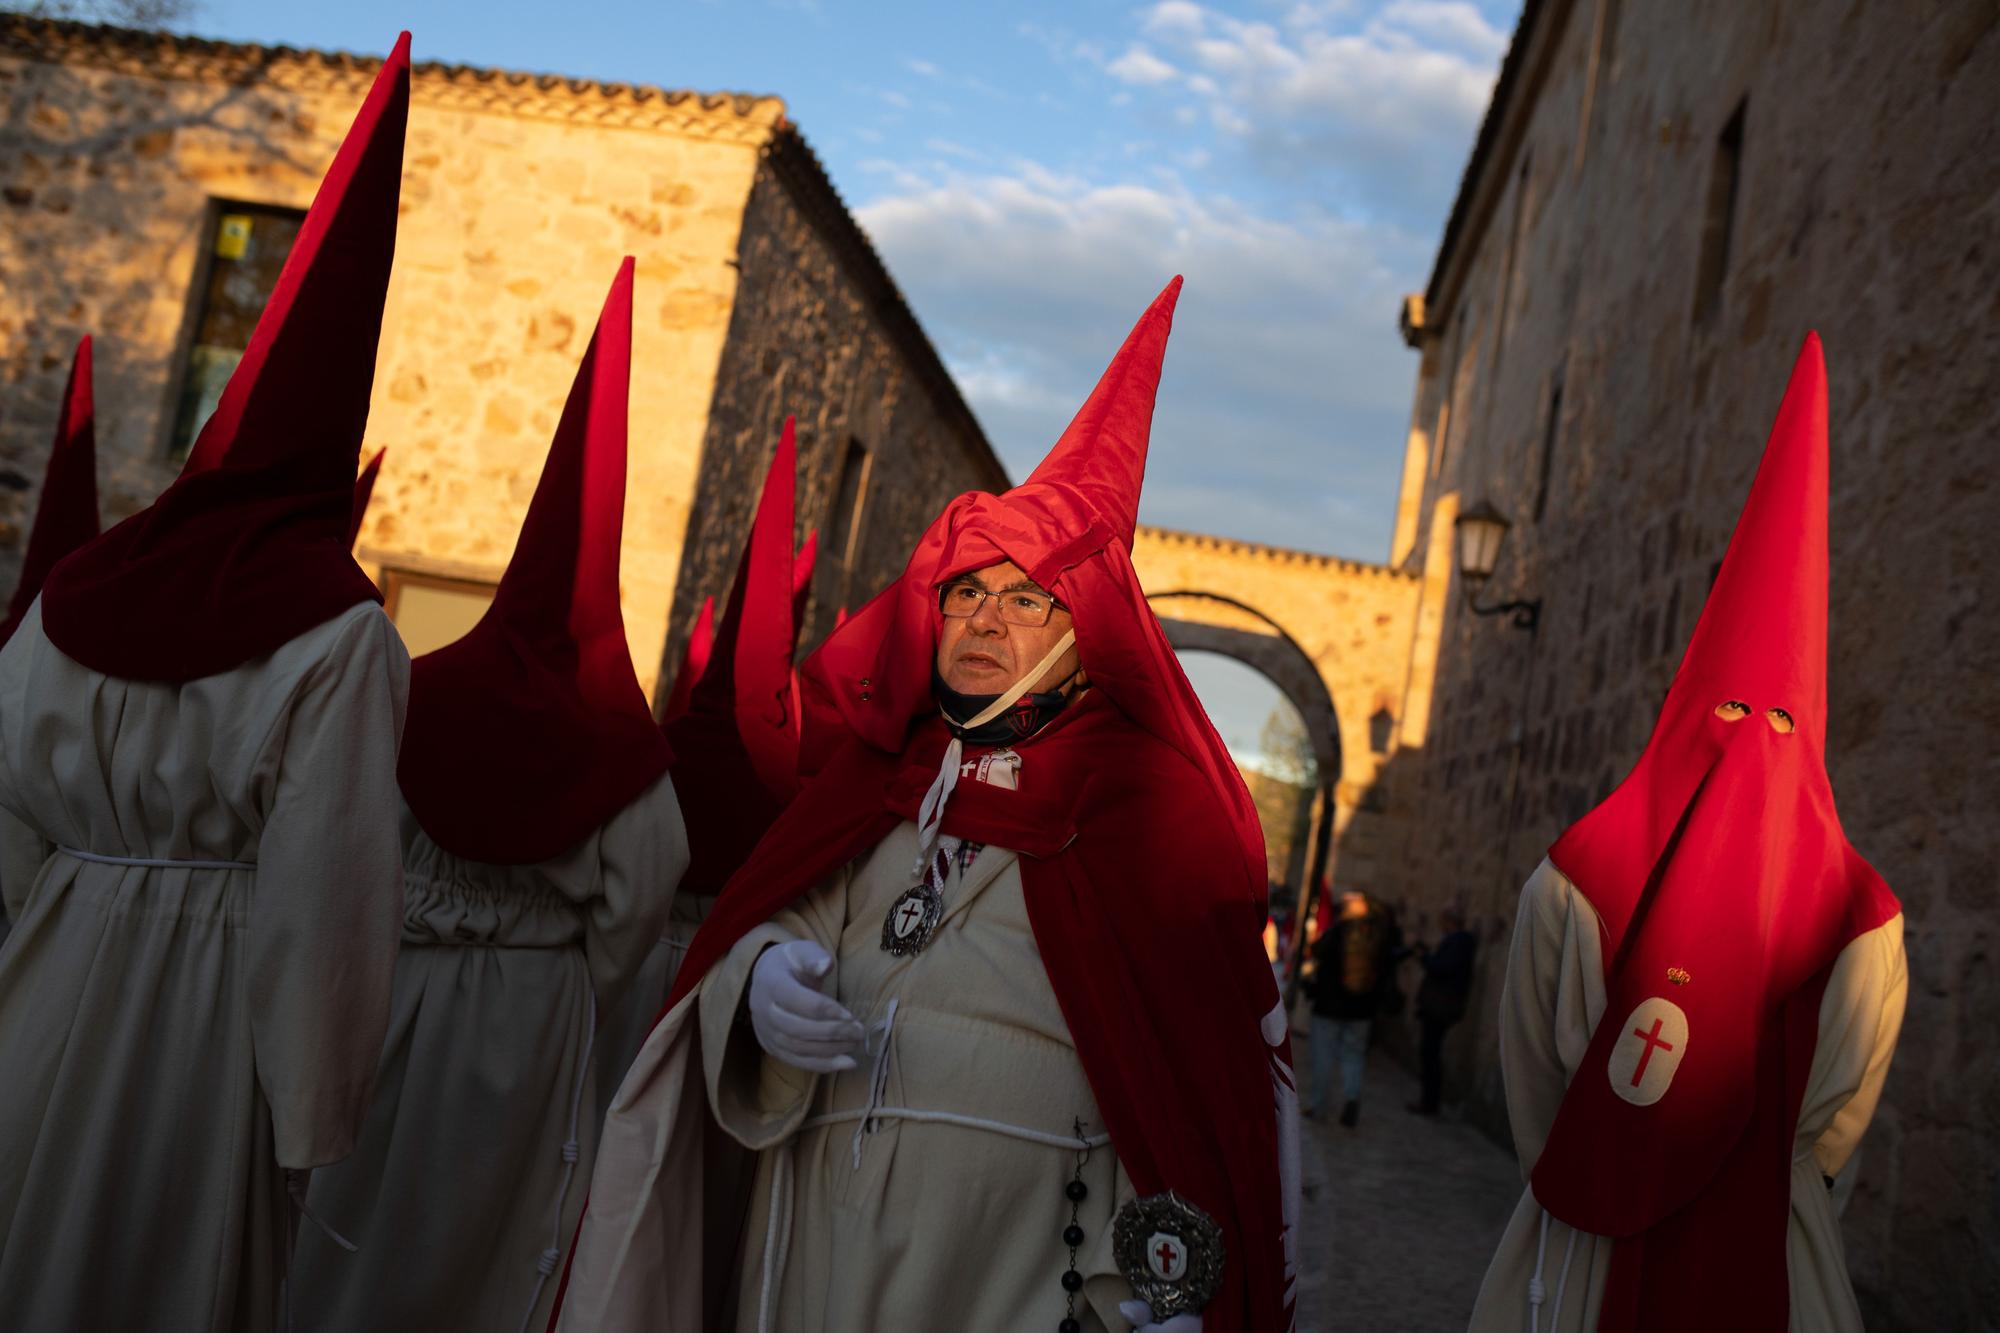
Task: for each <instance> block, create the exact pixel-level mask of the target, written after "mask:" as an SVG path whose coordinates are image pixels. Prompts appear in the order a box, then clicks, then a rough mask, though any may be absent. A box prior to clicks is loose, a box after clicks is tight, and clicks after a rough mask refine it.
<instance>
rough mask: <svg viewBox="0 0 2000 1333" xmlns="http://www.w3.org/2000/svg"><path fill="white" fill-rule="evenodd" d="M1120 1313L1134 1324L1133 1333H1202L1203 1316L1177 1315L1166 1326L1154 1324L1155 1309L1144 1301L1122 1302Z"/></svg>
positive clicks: (1119, 1306)
mask: <svg viewBox="0 0 2000 1333" xmlns="http://www.w3.org/2000/svg"><path fill="white" fill-rule="evenodd" d="M1118 1313H1119V1314H1122V1315H1124V1316H1125V1318H1126V1319H1127V1320H1129V1321H1130V1322H1131V1324H1132V1333H1201V1316H1200V1315H1198V1314H1177V1315H1175V1316H1174V1317H1173V1318H1172V1319H1169V1320H1168V1321H1167V1322H1166V1323H1164V1324H1156V1323H1154V1322H1153V1307H1152V1306H1150V1305H1148V1304H1146V1303H1145V1302H1144V1301H1120V1302H1118Z"/></svg>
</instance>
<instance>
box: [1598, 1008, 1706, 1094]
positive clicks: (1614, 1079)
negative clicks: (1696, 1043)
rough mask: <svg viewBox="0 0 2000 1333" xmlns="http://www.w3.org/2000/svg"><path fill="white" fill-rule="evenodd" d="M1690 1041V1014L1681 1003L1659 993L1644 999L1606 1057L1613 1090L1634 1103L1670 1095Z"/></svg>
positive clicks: (1607, 1070) (1606, 1070)
mask: <svg viewBox="0 0 2000 1333" xmlns="http://www.w3.org/2000/svg"><path fill="white" fill-rule="evenodd" d="M1687 1044H1688V1019H1687V1014H1686V1013H1685V1012H1684V1011H1683V1010H1682V1009H1681V1007H1680V1006H1679V1005H1677V1004H1675V1003H1674V1002H1673V1001H1672V1000H1669V999H1667V998H1666V997H1664V996H1660V995H1655V996H1652V997H1651V998H1649V999H1645V1000H1641V1001H1640V1002H1639V1007H1638V1008H1637V1009H1634V1010H1633V1011H1632V1016H1631V1017H1630V1018H1628V1019H1626V1020H1625V1030H1624V1031H1623V1032H1621V1033H1620V1034H1619V1036H1618V1041H1617V1043H1616V1044H1615V1045H1613V1046H1612V1048H1611V1056H1610V1058H1609V1059H1608V1060H1606V1061H1605V1072H1606V1074H1607V1076H1608V1077H1609V1078H1610V1079H1611V1090H1612V1091H1613V1092H1615V1093H1617V1094H1618V1095H1619V1096H1620V1097H1621V1098H1623V1099H1624V1100H1625V1101H1628V1102H1630V1103H1632V1105H1634V1106H1651V1105H1652V1104H1653V1103H1654V1102H1657V1101H1658V1100H1660V1098H1662V1097H1664V1096H1666V1095H1667V1088H1668V1087H1669V1086H1670V1085H1671V1084H1672V1083H1673V1081H1674V1071H1675V1070H1676V1069H1679V1068H1680V1065H1681V1061H1682V1059H1684V1058H1685V1057H1686V1055H1687Z"/></svg>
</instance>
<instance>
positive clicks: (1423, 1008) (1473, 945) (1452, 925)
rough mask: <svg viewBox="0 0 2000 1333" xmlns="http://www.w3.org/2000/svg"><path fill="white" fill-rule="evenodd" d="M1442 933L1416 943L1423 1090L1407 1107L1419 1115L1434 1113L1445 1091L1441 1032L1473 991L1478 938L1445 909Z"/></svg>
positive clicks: (1454, 1019) (1462, 1013) (1455, 1018)
mask: <svg viewBox="0 0 2000 1333" xmlns="http://www.w3.org/2000/svg"><path fill="white" fill-rule="evenodd" d="M1439 924H1440V925H1442V926H1443V928H1444V935H1443V937H1442V938H1440V939H1439V940H1438V942H1437V947H1436V948H1433V949H1425V948H1423V947H1422V946H1419V947H1418V949H1417V956H1418V958H1419V959H1420V960H1421V961H1422V963H1423V968H1424V980H1423V984H1422V985H1420V986H1419V987H1417V1022H1418V1023H1419V1024H1420V1025H1421V1026H1422V1028H1423V1039H1422V1041H1421V1042H1420V1043H1419V1046H1418V1055H1419V1059H1420V1061H1421V1064H1422V1067H1423V1080H1424V1092H1423V1098H1422V1100H1420V1101H1416V1102H1412V1103H1411V1104H1410V1107H1409V1109H1410V1110H1412V1111H1414V1112H1416V1113H1417V1114H1418V1115H1436V1114H1437V1112H1438V1104H1439V1101H1440V1099H1441V1097H1442V1094H1443V1091H1444V1034H1445V1032H1446V1031H1447V1030H1448V1029H1449V1028H1450V1027H1451V1025H1452V1024H1453V1023H1456V1022H1457V1021H1458V1020H1459V1019H1461V1018H1463V1017H1465V1004H1466V998H1467V996H1468V995H1470V994H1471V991H1472V955H1473V952H1474V951H1475V950H1476V949H1477V948H1478V945H1479V942H1478V940H1476V939H1474V938H1473V934H1472V932H1471V931H1469V930H1467V929H1466V928H1465V918H1464V917H1463V916H1461V915H1460V914H1459V913H1457V912H1445V913H1444V914H1443V915H1442V916H1441V917H1440V918H1439Z"/></svg>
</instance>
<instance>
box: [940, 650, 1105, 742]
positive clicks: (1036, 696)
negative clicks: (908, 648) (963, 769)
mask: <svg viewBox="0 0 2000 1333" xmlns="http://www.w3.org/2000/svg"><path fill="white" fill-rule="evenodd" d="M1080 669H1081V668H1079V670H1080ZM1076 676H1077V673H1076V672H1075V671H1072V672H1070V674H1069V675H1067V676H1065V677H1064V678H1063V679H1062V680H1060V681H1058V682H1056V688H1055V689H1053V690H1042V691H1035V692H1030V693H1028V694H1024V695H1022V696H1021V697H1020V698H1019V699H1016V700H1015V701H1014V704H1013V706H1012V707H1011V708H1009V709H1007V710H1006V711H1005V712H1003V713H1001V714H1000V716H998V717H996V718H994V719H993V720H991V721H990V722H987V723H984V724H983V725H981V726H978V727H971V728H967V727H963V726H960V725H959V723H958V719H959V718H966V717H978V716H979V715H980V714H981V713H982V712H984V711H985V710H986V709H987V708H989V707H991V706H992V704H993V701H994V700H996V699H998V698H999V697H1000V696H999V694H997V693H995V694H966V693H964V692H962V691H959V690H954V689H953V688H952V687H951V686H949V685H947V684H945V681H944V677H943V676H941V675H939V674H938V669H937V666H936V664H935V663H933V664H932V666H931V697H932V698H933V699H936V700H937V705H938V708H939V710H940V711H942V712H943V713H944V720H945V725H946V726H947V727H949V728H950V729H951V734H952V735H954V736H956V737H958V739H959V740H961V741H963V742H965V744H967V745H1006V744H1009V743H1011V742H1013V741H1022V740H1026V739H1027V738H1028V737H1030V736H1032V735H1034V734H1035V733H1036V732H1038V731H1040V730H1041V729H1042V728H1043V727H1046V726H1047V725H1048V724H1049V723H1050V722H1053V721H1054V720H1055V719H1056V717H1057V715H1058V714H1060V713H1061V712H1062V710H1063V709H1064V708H1066V707H1068V706H1069V701H1070V698H1071V696H1070V695H1068V694H1064V693H1063V687H1064V686H1066V685H1068V684H1069V683H1070V682H1071V681H1072V680H1075V679H1076Z"/></svg>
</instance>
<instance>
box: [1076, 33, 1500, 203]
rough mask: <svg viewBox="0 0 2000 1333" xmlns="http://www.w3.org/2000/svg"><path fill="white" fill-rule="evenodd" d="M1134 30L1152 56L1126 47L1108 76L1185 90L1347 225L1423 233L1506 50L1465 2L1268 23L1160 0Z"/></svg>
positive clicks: (1444, 195)
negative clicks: (1317, 183)
mask: <svg viewBox="0 0 2000 1333" xmlns="http://www.w3.org/2000/svg"><path fill="white" fill-rule="evenodd" d="M1140 28H1141V30H1142V31H1143V32H1144V33H1145V34H1146V36H1147V37H1149V38H1150V39H1152V41H1153V42H1154V43H1155V44H1156V45H1157V46H1158V47H1159V48H1160V52H1159V53H1156V52H1155V51H1154V49H1153V48H1151V47H1140V46H1136V45H1135V46H1134V47H1132V48H1131V50H1130V51H1128V52H1127V54H1126V55H1125V56H1124V57H1121V58H1120V60H1119V61H1117V62H1114V65H1113V66H1112V67H1107V73H1110V74H1111V75H1112V76H1113V77H1115V78H1118V79H1120V80H1121V81H1123V82H1125V83H1128V84H1129V83H1134V82H1138V81H1139V80H1137V79H1135V78H1133V77H1131V76H1132V75H1134V74H1137V73H1138V72H1139V71H1140V70H1141V69H1142V68H1149V66H1147V65H1146V64H1145V62H1152V63H1155V64H1157V65H1159V66H1161V67H1162V68H1164V69H1167V70H1172V71H1174V72H1176V73H1178V74H1181V75H1183V77H1182V78H1180V79H1178V80H1171V79H1168V78H1161V79H1158V80H1156V81H1155V82H1156V84H1160V85H1165V84H1167V83H1170V82H1172V83H1176V84H1177V86H1178V87H1179V88H1181V89H1184V90H1185V94H1184V95H1185V96H1186V97H1187V99H1188V100H1187V102H1185V103H1184V105H1185V106H1193V107H1198V108H1199V109H1200V110H1201V111H1202V112H1203V113H1204V114H1205V116H1206V119H1207V120H1208V122H1209V124H1211V125H1212V126H1213V127H1214V128H1215V130H1216V131H1217V132H1218V133H1219V134H1221V135H1222V136H1224V138H1225V139H1228V140H1233V141H1234V142H1235V146H1236V147H1237V148H1238V149H1239V150H1241V151H1242V152H1243V153H1244V154H1245V155H1246V156H1247V158H1248V160H1249V161H1250V162H1251V163H1252V164H1254V165H1256V166H1258V167H1259V168H1260V169H1261V170H1262V171H1263V172H1264V173H1265V174H1267V175H1269V176H1272V177H1278V178H1283V179H1286V180H1296V179H1297V178H1299V177H1300V176H1301V175H1306V174H1312V173H1318V174H1319V175H1321V176H1323V177H1324V178H1325V180H1326V183H1325V186H1324V188H1323V194H1324V195H1325V196H1326V197H1329V198H1337V199H1340V200H1342V201H1343V203H1344V204H1345V205H1346V206H1347V207H1348V208H1350V209H1351V210H1352V211H1354V212H1356V213H1357V214H1358V215H1363V216H1379V217H1392V218H1395V219H1396V220H1398V221H1400V222H1402V223H1404V224H1405V225H1420V224H1421V225H1428V226H1431V227H1435V226H1436V225H1437V219H1438V218H1439V217H1440V216H1442V214H1443V212H1444V210H1445V209H1446V208H1447V207H1448V206H1449V204H1450V201H1451V196H1452V192H1453V190H1454V189H1455V188H1456V185H1457V181H1458V175H1459V170H1460V168H1461V167H1462V166H1463V164H1464V161H1465V155H1466V152H1467V150H1468V148H1469V145H1470V143H1471V140H1472V136H1473V132H1474V130H1475V129H1476V128H1477V126H1478V124H1479V119H1480V116H1481V115H1482V114H1483V112H1484V111H1485V108H1486V103H1487V99H1488V98H1489V97H1490V96H1491V94H1492V89H1493V80H1494V78H1495V75H1496V73H1497V69H1498V62H1499V58H1500V55H1501V53H1502V52H1503V51H1504V50H1505V49H1506V44H1507V38H1506V35H1505V34H1504V33H1502V32H1500V31H1499V30H1497V29H1496V28H1494V27H1493V26H1492V25H1491V24H1489V23H1488V22H1487V21H1486V19H1485V18H1484V17H1483V16H1482V14H1481V13H1480V11H1479V10H1478V9H1477V8H1475V7H1474V6H1473V5H1471V4H1469V3H1465V0H1386V2H1383V0H1377V2H1376V3H1371V4H1367V5H1362V4H1357V3H1353V0H1341V2H1340V3H1319V4H1313V3H1302V4H1297V5H1294V6H1293V7H1292V8H1291V9H1290V10H1289V11H1287V12H1286V13H1285V14H1284V16H1283V17H1282V18H1281V19H1279V20H1278V21H1276V22H1262V21H1252V20H1246V19H1242V18H1238V17H1235V16H1233V15H1230V14H1226V13H1223V12H1222V11H1220V10H1219V9H1215V8H1210V7H1207V6H1204V5H1200V4H1196V3H1194V2H1193V0H1161V3H1157V4H1154V5H1153V6H1152V7H1151V8H1149V9H1147V10H1146V11H1144V13H1143V15H1142V17H1141V19H1140ZM1137 55H1143V56H1144V58H1145V60H1144V61H1138V60H1135V59H1134V57H1135V56H1137ZM1128 61H1130V62H1132V63H1131V64H1129V65H1128V64H1127V63H1126V62H1128ZM1181 119H1182V121H1183V123H1185V121H1186V118H1185V117H1182V118H1181Z"/></svg>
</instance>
